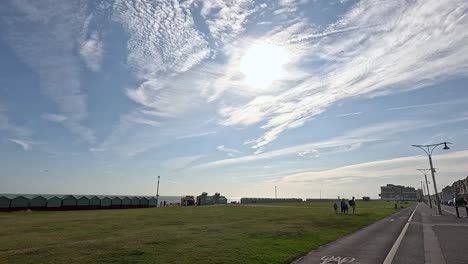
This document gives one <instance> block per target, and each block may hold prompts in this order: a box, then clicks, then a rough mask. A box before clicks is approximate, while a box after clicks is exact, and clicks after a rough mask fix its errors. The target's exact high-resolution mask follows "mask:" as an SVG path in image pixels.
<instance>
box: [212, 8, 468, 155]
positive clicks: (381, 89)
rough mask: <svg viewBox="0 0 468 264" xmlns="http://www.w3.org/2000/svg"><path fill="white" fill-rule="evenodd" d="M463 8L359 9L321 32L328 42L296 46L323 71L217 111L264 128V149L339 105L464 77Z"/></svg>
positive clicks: (231, 120)
mask: <svg viewBox="0 0 468 264" xmlns="http://www.w3.org/2000/svg"><path fill="white" fill-rule="evenodd" d="M467 6H468V5H467V4H466V3H465V2H464V1H451V2H449V3H447V2H441V1H436V0H433V1H417V2H398V1H396V2H391V3H387V4H385V5H380V4H377V3H376V2H375V1H373V0H368V1H360V2H359V3H357V4H355V5H354V6H353V7H352V8H351V9H350V10H349V12H347V13H346V14H345V15H344V16H343V17H342V19H340V20H339V21H337V22H336V23H333V24H332V25H330V26H329V28H327V29H325V32H329V33H327V35H326V37H323V36H320V34H319V35H318V37H317V38H312V39H309V38H301V40H300V41H298V42H296V43H295V44H294V45H303V46H301V47H302V50H303V51H305V52H306V53H305V57H307V58H308V61H309V62H313V61H317V62H318V61H320V62H321V64H322V65H324V66H323V67H319V68H317V69H314V70H312V71H313V72H311V74H310V76H311V77H308V78H305V79H303V80H302V81H301V82H299V84H298V85H293V86H292V87H289V89H287V90H286V91H284V92H282V93H279V94H276V93H273V94H270V95H261V96H258V97H255V98H254V99H252V100H250V101H249V102H247V103H245V104H239V105H238V106H232V105H231V106H229V107H226V108H225V109H222V111H221V112H222V113H223V115H224V116H225V118H226V124H227V125H252V124H256V123H259V122H265V124H264V125H263V126H262V127H263V128H264V129H265V130H266V132H265V133H264V134H263V135H262V136H261V137H259V138H258V139H257V140H256V144H255V145H254V146H253V147H254V148H261V147H264V146H266V145H267V144H269V143H271V142H272V141H274V140H275V139H276V138H277V137H278V136H280V135H281V134H282V133H283V132H284V131H286V130H289V129H292V128H296V127H299V126H302V125H303V124H304V123H305V121H306V120H309V119H310V118H313V117H314V116H316V115H318V114H319V113H321V112H323V111H324V109H326V108H327V107H328V106H330V105H331V104H333V103H335V102H337V101H339V100H343V99H345V98H349V97H358V96H378V95H385V94H389V93H395V92H401V91H405V90H409V89H417V88H422V87H424V86H427V85H430V84H434V83H436V82H439V81H442V80H446V79H449V78H453V77H456V76H461V75H466V74H467V72H468V47H467V45H465V39H466V34H467V33H466V30H465V28H466V27H467V26H468V21H467V20H466V19H465V18H466V16H465V14H466V12H467V9H468V7H467ZM435 29H437V30H435ZM332 33H333V34H332ZM422 36H424V37H422ZM306 45H307V46H308V47H307V46H306ZM422 46H424V47H425V48H424V49H421V48H420V47H422Z"/></svg>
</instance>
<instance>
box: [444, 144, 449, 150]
mask: <svg viewBox="0 0 468 264" xmlns="http://www.w3.org/2000/svg"><path fill="white" fill-rule="evenodd" d="M444 149H445V150H448V149H450V147H449V146H447V142H444Z"/></svg>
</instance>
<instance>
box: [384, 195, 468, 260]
mask: <svg viewBox="0 0 468 264" xmlns="http://www.w3.org/2000/svg"><path fill="white" fill-rule="evenodd" d="M445 209H446V210H449V209H448V208H445ZM443 213H444V215H441V216H440V215H438V214H437V208H436V207H433V208H432V209H431V208H429V207H428V206H427V205H425V204H422V203H421V204H419V206H418V209H417V210H416V213H415V216H414V218H413V220H412V221H411V223H410V228H412V229H413V230H414V232H411V233H410V232H407V234H406V235H405V238H404V239H403V241H402V243H401V245H400V248H399V250H398V251H397V253H396V256H395V259H394V261H393V263H409V264H411V263H437V264H444V263H449V264H450V263H454V264H457V263H460V264H461V263H468V221H467V220H466V219H464V218H456V217H455V216H454V215H452V214H448V213H447V212H445V211H444V212H443ZM416 256H417V257H416ZM421 256H424V257H421Z"/></svg>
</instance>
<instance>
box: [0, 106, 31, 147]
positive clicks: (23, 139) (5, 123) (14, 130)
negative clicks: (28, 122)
mask: <svg viewBox="0 0 468 264" xmlns="http://www.w3.org/2000/svg"><path fill="white" fill-rule="evenodd" d="M1 131H5V132H6V133H7V135H8V136H9V137H11V138H8V140H9V141H10V142H13V143H16V144H18V145H20V146H21V147H22V148H23V149H24V150H30V149H31V148H32V145H33V141H32V140H31V136H32V135H33V131H32V130H31V129H29V128H27V127H23V126H19V125H16V124H14V123H13V122H12V121H11V120H10V118H9V117H8V115H7V108H6V107H5V106H3V105H2V104H1V103H0V132H1Z"/></svg>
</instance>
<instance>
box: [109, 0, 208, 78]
mask: <svg viewBox="0 0 468 264" xmlns="http://www.w3.org/2000/svg"><path fill="white" fill-rule="evenodd" d="M189 4H190V3H188V2H186V3H178V2H177V1H161V2H154V1H116V3H115V5H114V16H115V19H116V20H117V21H118V22H120V23H121V24H122V25H123V26H124V27H125V29H126V30H127V31H128V33H129V34H130V39H129V41H128V62H129V64H130V65H131V66H132V67H133V68H134V70H135V71H136V74H137V76H138V77H139V78H141V79H143V80H151V79H158V78H159V77H160V76H161V75H167V74H168V75H171V74H174V73H181V72H185V71H187V70H188V69H190V68H191V67H193V66H194V65H196V64H198V63H199V62H200V61H201V60H203V59H204V58H206V57H207V56H208V54H209V48H208V42H207V41H206V40H205V38H204V37H203V35H202V34H201V33H200V32H198V31H197V30H196V29H195V28H194V22H193V19H192V17H191V15H190V14H191V12H190V6H189Z"/></svg>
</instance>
